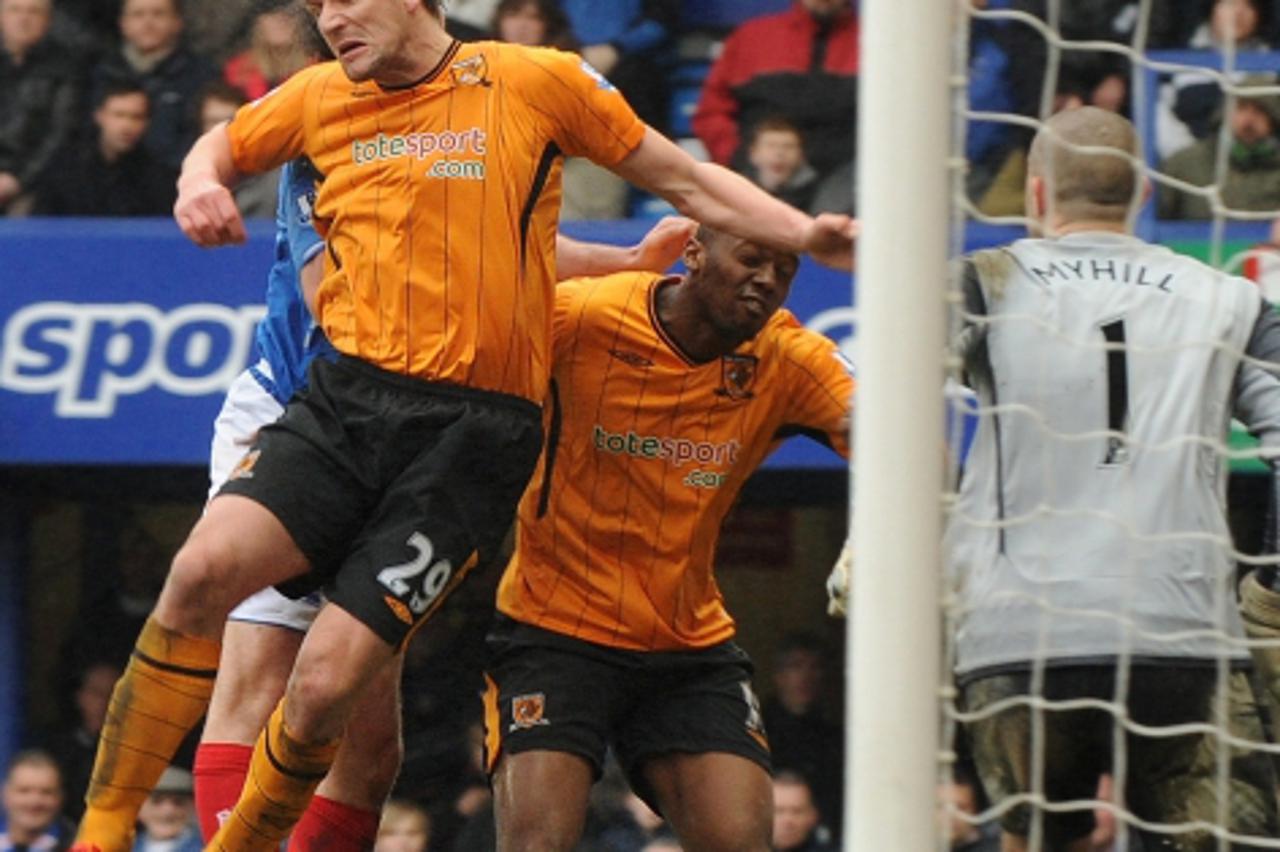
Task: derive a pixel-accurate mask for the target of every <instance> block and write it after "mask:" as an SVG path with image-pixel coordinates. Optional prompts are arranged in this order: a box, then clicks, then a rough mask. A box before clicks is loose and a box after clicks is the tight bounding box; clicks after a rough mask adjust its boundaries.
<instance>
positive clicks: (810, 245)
mask: <svg viewBox="0 0 1280 852" xmlns="http://www.w3.org/2000/svg"><path fill="white" fill-rule="evenodd" d="M858 232H859V225H858V220H857V219H854V218H852V217H849V216H845V215H843V214H840V213H819V214H818V215H817V216H815V217H814V218H813V222H812V223H811V224H810V225H809V229H808V232H807V233H806V234H805V241H804V247H805V251H807V252H809V254H811V255H813V259H814V260H816V261H818V263H821V264H822V265H823V266H830V267H831V268H832V269H847V270H852V269H853V244H854V242H855V241H856V240H857V239H858Z"/></svg>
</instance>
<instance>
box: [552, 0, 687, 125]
mask: <svg viewBox="0 0 1280 852" xmlns="http://www.w3.org/2000/svg"><path fill="white" fill-rule="evenodd" d="M560 7H561V8H562V9H564V12H565V14H566V15H567V16H568V18H569V24H570V25H571V26H572V28H573V36H574V38H575V39H576V40H577V42H578V44H580V45H582V51H581V52H582V58H583V59H585V60H587V62H589V63H590V64H591V66H592V67H593V68H595V69H596V70H597V71H599V72H600V73H601V74H603V75H604V76H605V77H606V78H608V80H609V82H611V83H613V85H615V86H617V87H618V89H619V90H620V91H621V92H622V94H623V96H624V97H625V98H626V99H627V103H629V104H631V106H632V107H633V108H634V109H635V111H636V114H637V115H639V116H640V118H641V119H643V120H644V121H645V122H646V123H647V124H649V125H650V126H651V127H653V128H655V129H657V130H659V131H663V132H665V128H666V126H667V100H668V97H669V95H670V92H669V91H668V88H667V82H666V73H665V70H666V69H665V68H664V57H663V50H664V48H666V46H667V43H668V41H669V40H670V38H671V31H672V29H673V28H674V27H675V25H676V24H677V23H678V22H679V19H680V3H679V2H678V0H612V2H610V3H601V2H600V0H560Z"/></svg>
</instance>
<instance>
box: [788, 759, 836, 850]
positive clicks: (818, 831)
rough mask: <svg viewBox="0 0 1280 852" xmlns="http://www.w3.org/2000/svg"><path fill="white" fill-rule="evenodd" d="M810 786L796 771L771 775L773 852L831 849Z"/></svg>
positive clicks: (832, 848)
mask: <svg viewBox="0 0 1280 852" xmlns="http://www.w3.org/2000/svg"><path fill="white" fill-rule="evenodd" d="M826 834H827V832H826V829H825V828H824V827H823V825H822V814H821V812H819V810H818V808H817V806H816V805H815V804H814V795H813V789H812V788H811V787H810V786H809V782H808V781H806V780H805V777H804V776H803V775H801V774H800V773H798V772H791V771H789V770H783V771H781V772H778V773H776V774H775V775H774V776H773V848H774V849H775V850H777V852H834V848H835V847H833V846H832V845H831V844H830V843H828V842H827V837H826Z"/></svg>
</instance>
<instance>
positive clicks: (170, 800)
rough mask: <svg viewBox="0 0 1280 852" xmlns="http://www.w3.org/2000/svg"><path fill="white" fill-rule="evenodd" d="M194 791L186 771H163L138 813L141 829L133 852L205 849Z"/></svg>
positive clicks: (178, 769)
mask: <svg viewBox="0 0 1280 852" xmlns="http://www.w3.org/2000/svg"><path fill="white" fill-rule="evenodd" d="M193 789H194V788H193V785H192V781H191V773H190V772H188V771H187V770H185V769H180V768H178V767H176V766H170V767H169V768H168V769H166V770H165V771H164V774H162V775H161V776H160V780H159V781H158V782H156V786H155V787H154V788H152V790H151V795H150V796H148V797H147V800H146V801H145V802H143V804H142V810H141V811H139V812H138V822H139V823H141V826H142V827H141V829H140V830H139V831H138V836H137V838H136V839H135V840H134V842H133V852H200V850H201V849H203V848H204V841H202V840H201V839H200V826H199V825H198V824H197V823H196V819H195V816H196V805H195V798H194V795H193Z"/></svg>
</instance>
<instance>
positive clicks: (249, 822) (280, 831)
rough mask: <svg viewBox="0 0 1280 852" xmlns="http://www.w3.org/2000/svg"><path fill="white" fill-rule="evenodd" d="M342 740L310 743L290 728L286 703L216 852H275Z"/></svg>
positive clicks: (260, 747)
mask: <svg viewBox="0 0 1280 852" xmlns="http://www.w3.org/2000/svg"><path fill="white" fill-rule="evenodd" d="M340 742H341V739H334V740H330V741H329V742H324V743H305V742H301V741H300V740H297V739H295V738H294V737H293V735H292V734H290V733H289V729H288V728H286V727H285V724H284V699H281V700H280V703H279V704H277V705H276V709H275V711H274V712H272V714H271V719H270V720H269V721H268V722H267V728H266V730H264V731H263V732H262V734H261V735H259V737H258V743H257V745H255V746H254V747H253V759H252V760H251V761H250V762H249V777H248V778H247V779H245V783H244V790H243V791H242V792H241V793H240V801H238V802H236V807H235V810H233V811H232V812H231V816H229V817H227V821H226V822H224V823H223V824H222V827H221V828H219V829H218V833H217V834H216V835H214V837H213V840H211V841H209V846H208V847H207V848H208V849H210V850H226V852H233V850H234V852H254V850H261V852H274V850H276V849H277V848H278V847H279V845H280V842H281V841H282V840H284V838H285V837H286V836H287V835H288V834H289V830H290V829H291V828H293V825H294V823H296V822H297V821H298V818H299V817H301V816H302V812H303V811H305V810H306V809H307V804H308V803H309V802H310V801H311V797H312V795H313V794H314V793H315V791H316V787H318V786H319V785H320V781H321V780H322V779H323V778H324V776H325V775H326V774H328V772H329V767H330V766H332V765H333V758H334V755H336V754H337V752H338V743H340Z"/></svg>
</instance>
